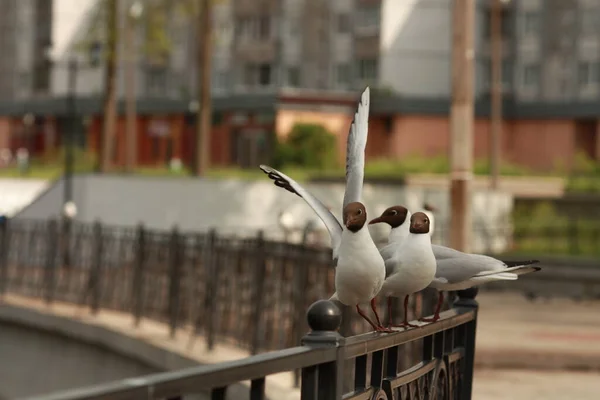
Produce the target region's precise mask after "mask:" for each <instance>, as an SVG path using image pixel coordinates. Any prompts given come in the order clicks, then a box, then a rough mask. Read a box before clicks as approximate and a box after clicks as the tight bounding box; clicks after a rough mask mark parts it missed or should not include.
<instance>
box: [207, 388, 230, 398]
mask: <svg viewBox="0 0 600 400" xmlns="http://www.w3.org/2000/svg"><path fill="white" fill-rule="evenodd" d="M226 394H227V387H219V388H214V389H213V390H212V391H211V393H210V400H225V395H226Z"/></svg>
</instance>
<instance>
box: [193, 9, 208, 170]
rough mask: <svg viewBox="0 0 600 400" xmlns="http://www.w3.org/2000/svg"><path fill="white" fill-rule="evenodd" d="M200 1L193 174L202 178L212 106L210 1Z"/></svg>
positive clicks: (206, 161) (206, 166)
mask: <svg viewBox="0 0 600 400" xmlns="http://www.w3.org/2000/svg"><path fill="white" fill-rule="evenodd" d="M199 1H200V16H199V24H198V96H199V101H198V103H199V108H198V117H197V119H196V146H195V152H194V154H195V156H194V168H193V174H194V175H195V176H203V175H204V174H206V171H207V170H208V168H209V166H210V134H211V119H212V118H211V117H212V104H211V94H210V73H211V66H212V63H211V60H212V26H211V25H212V0H199Z"/></svg>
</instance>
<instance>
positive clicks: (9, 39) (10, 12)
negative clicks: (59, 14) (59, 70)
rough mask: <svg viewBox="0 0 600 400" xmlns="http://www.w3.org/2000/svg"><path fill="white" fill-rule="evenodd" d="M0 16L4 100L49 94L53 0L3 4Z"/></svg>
mask: <svg viewBox="0 0 600 400" xmlns="http://www.w3.org/2000/svg"><path fill="white" fill-rule="evenodd" d="M1 5H2V8H1V12H0V38H1V39H0V54H1V56H0V98H1V99H2V100H4V101H10V100H15V99H19V98H27V97H31V96H35V95H39V94H47V93H48V91H49V89H50V73H51V65H50V63H49V62H48V60H47V57H45V51H46V49H47V48H48V46H49V45H50V44H51V42H52V22H53V20H52V0H2V4H1Z"/></svg>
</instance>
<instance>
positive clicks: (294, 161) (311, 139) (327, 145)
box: [273, 124, 336, 169]
mask: <svg viewBox="0 0 600 400" xmlns="http://www.w3.org/2000/svg"><path fill="white" fill-rule="evenodd" d="M335 164H336V137H335V135H333V134H332V133H330V132H328V131H327V129H325V127H324V126H322V125H316V124H296V125H294V127H293V128H292V131H291V132H290V134H289V135H288V137H287V139H286V140H285V141H280V142H277V143H276V145H275V152H274V157H273V165H274V166H275V167H276V168H281V167H283V166H297V167H306V168H319V169H324V168H330V167H333V166H335Z"/></svg>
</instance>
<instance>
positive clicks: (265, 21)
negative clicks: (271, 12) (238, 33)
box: [258, 15, 271, 40]
mask: <svg viewBox="0 0 600 400" xmlns="http://www.w3.org/2000/svg"><path fill="white" fill-rule="evenodd" d="M270 37H271V17H269V16H268V15H263V16H261V17H259V18H258V38H259V39H260V40H267V39H269V38H270Z"/></svg>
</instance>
